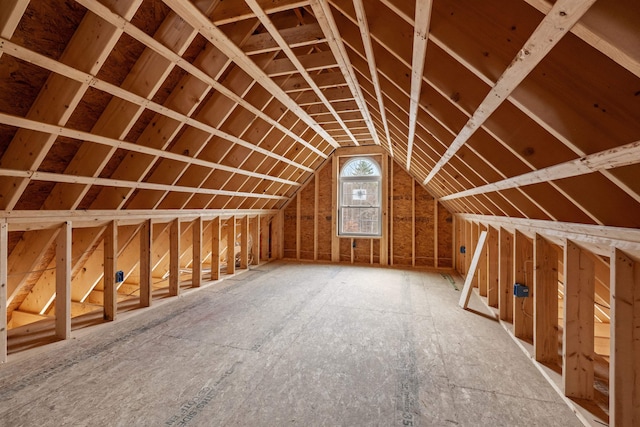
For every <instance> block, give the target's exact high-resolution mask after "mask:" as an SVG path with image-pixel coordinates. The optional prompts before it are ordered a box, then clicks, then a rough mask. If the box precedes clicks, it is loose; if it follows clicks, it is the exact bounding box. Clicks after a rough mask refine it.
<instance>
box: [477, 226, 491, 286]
mask: <svg viewBox="0 0 640 427" xmlns="http://www.w3.org/2000/svg"><path fill="white" fill-rule="evenodd" d="M479 230H480V232H483V231H485V232H487V231H488V230H487V226H486V225H484V224H480V225H479ZM488 266H489V264H488V261H487V245H484V248H483V249H482V253H480V260H479V261H478V293H479V294H480V296H483V297H486V296H487V289H488V284H489V283H488V280H489V279H488V277H487V269H488Z"/></svg>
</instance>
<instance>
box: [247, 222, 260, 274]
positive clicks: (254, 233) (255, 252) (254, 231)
mask: <svg viewBox="0 0 640 427" xmlns="http://www.w3.org/2000/svg"><path fill="white" fill-rule="evenodd" d="M261 219H262V218H261V217H260V215H256V217H255V218H254V219H253V227H251V251H250V252H251V255H252V256H250V257H249V260H250V261H251V264H252V265H258V264H260V243H261V241H260V228H261V222H262V221H261Z"/></svg>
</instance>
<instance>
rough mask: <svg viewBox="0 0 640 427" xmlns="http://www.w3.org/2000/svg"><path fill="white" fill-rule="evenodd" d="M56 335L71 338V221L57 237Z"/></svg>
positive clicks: (61, 337)
mask: <svg viewBox="0 0 640 427" xmlns="http://www.w3.org/2000/svg"><path fill="white" fill-rule="evenodd" d="M55 313H56V337H57V338H60V339H63V340H66V339H69V338H71V222H70V221H65V222H64V223H63V224H62V228H61V229H60V232H59V233H58V237H57V238H56V308H55Z"/></svg>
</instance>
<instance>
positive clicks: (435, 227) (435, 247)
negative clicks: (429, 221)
mask: <svg viewBox="0 0 640 427" xmlns="http://www.w3.org/2000/svg"><path fill="white" fill-rule="evenodd" d="M453 230H455V227H454V228H453ZM455 253H456V252H455V251H453V254H454V256H455ZM452 262H453V260H452ZM438 264H439V262H438V199H436V198H434V199H433V266H434V267H435V268H438ZM451 265H452V266H455V265H456V264H455V263H452V264H451Z"/></svg>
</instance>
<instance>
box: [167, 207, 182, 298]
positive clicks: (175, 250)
mask: <svg viewBox="0 0 640 427" xmlns="http://www.w3.org/2000/svg"><path fill="white" fill-rule="evenodd" d="M179 294H180V218H176V219H174V220H173V221H171V225H170V227H169V295H170V296H177V295H179Z"/></svg>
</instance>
